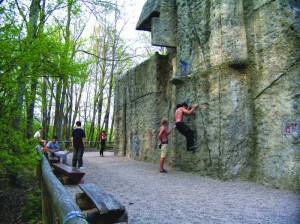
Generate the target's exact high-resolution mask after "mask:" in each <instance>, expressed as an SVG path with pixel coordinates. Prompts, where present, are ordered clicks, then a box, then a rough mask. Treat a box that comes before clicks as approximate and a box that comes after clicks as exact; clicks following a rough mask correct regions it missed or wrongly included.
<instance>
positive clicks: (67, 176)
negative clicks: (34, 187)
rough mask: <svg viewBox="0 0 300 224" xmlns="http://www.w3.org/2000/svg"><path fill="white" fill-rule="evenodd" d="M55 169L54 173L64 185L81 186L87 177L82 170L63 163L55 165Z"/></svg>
mask: <svg viewBox="0 0 300 224" xmlns="http://www.w3.org/2000/svg"><path fill="white" fill-rule="evenodd" d="M53 168H54V173H55V174H56V175H57V176H58V178H59V179H60V180H61V182H62V183H63V184H79V183H80V181H81V180H82V177H83V176H84V175H85V173H84V172H82V171H81V170H80V169H77V168H74V167H71V166H68V165H65V164H62V163H54V164H53Z"/></svg>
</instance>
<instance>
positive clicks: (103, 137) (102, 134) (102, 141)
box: [99, 131, 106, 157]
mask: <svg viewBox="0 0 300 224" xmlns="http://www.w3.org/2000/svg"><path fill="white" fill-rule="evenodd" d="M99 140H100V145H101V146H100V156H102V157H103V156H104V155H103V152H104V149H105V143H106V134H105V131H101V132H100V134H99Z"/></svg>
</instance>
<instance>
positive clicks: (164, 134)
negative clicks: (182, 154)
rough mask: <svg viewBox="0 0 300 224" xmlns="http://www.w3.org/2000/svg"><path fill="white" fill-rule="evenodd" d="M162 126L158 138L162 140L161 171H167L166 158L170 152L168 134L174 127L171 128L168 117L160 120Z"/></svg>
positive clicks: (160, 145)
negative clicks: (165, 166)
mask: <svg viewBox="0 0 300 224" xmlns="http://www.w3.org/2000/svg"><path fill="white" fill-rule="evenodd" d="M160 124H161V126H160V129H159V134H158V138H159V141H160V144H159V147H160V151H161V153H160V161H159V168H160V169H159V172H161V173H167V170H165V169H164V163H165V158H166V155H167V152H168V136H169V135H170V133H171V132H172V130H173V129H171V130H169V129H168V128H169V122H168V119H166V118H163V119H162V120H161V122H160Z"/></svg>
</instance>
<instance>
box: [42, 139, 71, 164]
mask: <svg viewBox="0 0 300 224" xmlns="http://www.w3.org/2000/svg"><path fill="white" fill-rule="evenodd" d="M57 139H58V138H57V136H53V137H52V140H51V141H49V142H48V144H47V148H48V151H49V152H50V156H52V157H54V156H56V157H58V158H59V159H60V158H61V159H62V163H64V164H66V163H67V154H68V152H66V151H62V150H61V149H60V147H59V144H58V142H57Z"/></svg>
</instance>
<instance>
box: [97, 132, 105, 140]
mask: <svg viewBox="0 0 300 224" xmlns="http://www.w3.org/2000/svg"><path fill="white" fill-rule="evenodd" d="M105 138H106V137H105V134H104V133H100V135H99V139H100V140H101V141H103V140H105Z"/></svg>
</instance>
